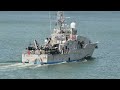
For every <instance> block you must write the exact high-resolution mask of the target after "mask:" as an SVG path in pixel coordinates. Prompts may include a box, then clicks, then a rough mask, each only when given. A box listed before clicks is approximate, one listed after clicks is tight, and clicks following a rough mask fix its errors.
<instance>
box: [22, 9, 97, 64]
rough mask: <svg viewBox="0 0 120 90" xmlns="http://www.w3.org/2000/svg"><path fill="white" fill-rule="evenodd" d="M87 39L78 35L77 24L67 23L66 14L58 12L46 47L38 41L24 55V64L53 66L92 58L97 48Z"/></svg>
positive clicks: (46, 40) (95, 44)
mask: <svg viewBox="0 0 120 90" xmlns="http://www.w3.org/2000/svg"><path fill="white" fill-rule="evenodd" d="M97 44H98V43H97V42H95V43H92V42H91V40H89V39H88V38H87V37H84V36H79V35H77V29H76V23H75V22H72V23H70V25H68V24H66V23H65V18H64V12H63V11H58V12H57V22H56V25H55V28H54V29H53V32H52V34H51V35H50V37H49V38H46V39H45V43H44V45H39V44H38V42H37V40H34V43H33V44H30V45H29V46H28V47H27V48H26V50H25V51H24V52H23V53H22V62H23V63H33V64H53V63H59V62H72V61H79V60H81V59H83V58H88V57H91V56H92V54H93V52H94V50H95V49H96V48H97Z"/></svg>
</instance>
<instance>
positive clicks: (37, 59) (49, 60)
mask: <svg viewBox="0 0 120 90" xmlns="http://www.w3.org/2000/svg"><path fill="white" fill-rule="evenodd" d="M96 46H97V43H95V44H89V45H86V46H85V47H84V48H82V49H78V50H77V49H76V50H72V51H69V53H64V54H54V55H52V54H41V55H36V54H30V55H28V54H22V62H23V63H33V64H54V63H60V62H65V61H66V62H72V61H77V60H81V59H83V58H86V57H92V55H93V52H94V50H95V47H96Z"/></svg>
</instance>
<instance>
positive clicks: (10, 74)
mask: <svg viewBox="0 0 120 90" xmlns="http://www.w3.org/2000/svg"><path fill="white" fill-rule="evenodd" d="M55 15H56V12H55V11H51V22H52V24H51V25H52V27H51V28H52V29H53V28H54V25H55V21H56V16H55ZM65 16H66V17H70V18H66V20H67V21H68V23H69V24H70V23H71V22H72V21H74V22H76V28H77V30H78V35H81V36H85V37H88V38H90V39H91V41H92V42H96V41H99V44H98V49H96V50H95V51H94V53H93V56H92V59H90V60H84V61H82V62H70V63H59V64H55V65H33V64H23V63H22V62H21V61H22V58H21V57H22V55H21V54H22V52H23V50H24V49H25V48H26V47H27V46H28V45H29V43H30V42H31V43H32V42H33V41H34V39H36V40H37V41H38V42H39V44H43V43H44V39H45V38H46V37H49V36H50V33H51V32H52V30H51V29H50V19H49V11H0V78H1V79H118V78H120V40H119V39H120V12H119V11H66V12H65Z"/></svg>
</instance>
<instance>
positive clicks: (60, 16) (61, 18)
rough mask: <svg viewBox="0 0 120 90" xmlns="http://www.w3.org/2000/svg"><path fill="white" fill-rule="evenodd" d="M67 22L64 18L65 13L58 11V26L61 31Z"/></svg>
mask: <svg viewBox="0 0 120 90" xmlns="http://www.w3.org/2000/svg"><path fill="white" fill-rule="evenodd" d="M64 22H65V18H64V12H63V11H58V12H57V26H58V27H59V28H60V30H61V29H62V25H63V24H64Z"/></svg>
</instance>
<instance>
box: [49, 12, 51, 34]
mask: <svg viewBox="0 0 120 90" xmlns="http://www.w3.org/2000/svg"><path fill="white" fill-rule="evenodd" d="M49 21H50V32H51V13H50V11H49Z"/></svg>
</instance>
